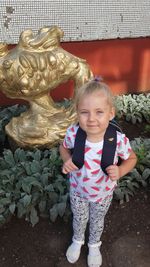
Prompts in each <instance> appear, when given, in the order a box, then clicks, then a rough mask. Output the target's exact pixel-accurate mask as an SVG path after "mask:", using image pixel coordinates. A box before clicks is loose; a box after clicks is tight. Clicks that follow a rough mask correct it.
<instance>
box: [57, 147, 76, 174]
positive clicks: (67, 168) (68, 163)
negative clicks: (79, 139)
mask: <svg viewBox="0 0 150 267" xmlns="http://www.w3.org/2000/svg"><path fill="white" fill-rule="evenodd" d="M59 152H60V156H61V158H62V160H63V162H64V164H63V167H62V172H63V173H64V174H67V173H69V172H71V171H74V170H78V167H77V166H76V165H75V164H74V163H73V162H72V156H71V153H70V150H69V149H67V148H65V147H64V146H63V144H61V145H60V146H59Z"/></svg>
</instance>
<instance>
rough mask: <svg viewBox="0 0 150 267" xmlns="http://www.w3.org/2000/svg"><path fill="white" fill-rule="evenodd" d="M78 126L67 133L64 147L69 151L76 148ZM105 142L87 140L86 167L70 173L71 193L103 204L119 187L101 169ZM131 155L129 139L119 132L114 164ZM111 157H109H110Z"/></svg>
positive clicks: (69, 129)
mask: <svg viewBox="0 0 150 267" xmlns="http://www.w3.org/2000/svg"><path fill="white" fill-rule="evenodd" d="M78 128H79V126H78V125H71V126H70V127H69V128H68V129H67V132H66V136H65V139H64V142H63V146H64V147H65V148H68V149H72V148H73V147H74V142H75V137H76V132H77V130H78ZM102 149H103V140H102V141H100V142H98V143H92V142H89V141H88V140H86V143H85V151H84V165H83V167H82V168H81V169H79V170H76V171H73V172H70V173H69V179H70V192H71V193H73V192H76V193H77V194H78V195H79V196H81V197H83V198H85V199H87V200H89V201H91V202H101V201H104V200H105V199H106V198H112V194H113V191H114V189H115V187H116V185H117V182H116V181H112V180H111V179H110V178H109V177H108V176H107V175H106V174H105V173H104V172H103V170H102V169H101V166H100V163H101V157H102ZM130 153H131V146H130V143H129V139H128V138H127V137H126V136H125V134H122V133H120V132H118V131H117V148H116V152H115V157H114V164H117V162H118V157H120V158H122V159H124V160H126V159H127V158H128V157H129V155H130ZM108 156H109V155H108Z"/></svg>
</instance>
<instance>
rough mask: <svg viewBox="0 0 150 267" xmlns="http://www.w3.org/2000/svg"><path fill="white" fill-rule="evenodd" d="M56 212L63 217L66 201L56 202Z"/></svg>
mask: <svg viewBox="0 0 150 267" xmlns="http://www.w3.org/2000/svg"><path fill="white" fill-rule="evenodd" d="M57 209H58V214H59V216H60V217H63V215H64V213H65V210H66V203H65V202H63V203H58V204H57Z"/></svg>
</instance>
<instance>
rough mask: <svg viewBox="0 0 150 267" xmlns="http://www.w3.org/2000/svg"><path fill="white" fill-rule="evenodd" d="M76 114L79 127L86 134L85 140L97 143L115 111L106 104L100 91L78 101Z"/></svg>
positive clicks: (105, 98) (104, 97)
mask: <svg viewBox="0 0 150 267" xmlns="http://www.w3.org/2000/svg"><path fill="white" fill-rule="evenodd" d="M77 114H78V121H79V125H80V127H81V128H82V129H83V130H84V131H85V132H86V133H87V139H88V140H89V141H91V142H98V141H100V140H102V139H103V136H104V134H105V131H106V128H107V127H108V124H109V121H110V120H112V119H113V117H114V115H115V110H114V108H113V107H112V106H111V105H110V103H109V102H108V98H107V96H106V94H105V93H104V92H103V91H101V92H94V93H91V94H87V95H84V96H83V97H82V98H81V100H80V101H79V104H78V108H77Z"/></svg>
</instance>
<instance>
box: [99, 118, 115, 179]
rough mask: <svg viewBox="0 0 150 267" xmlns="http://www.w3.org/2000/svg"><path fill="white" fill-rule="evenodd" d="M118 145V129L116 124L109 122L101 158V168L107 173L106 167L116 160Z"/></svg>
mask: <svg viewBox="0 0 150 267" xmlns="http://www.w3.org/2000/svg"><path fill="white" fill-rule="evenodd" d="M116 146H117V129H116V127H115V125H113V124H111V123H110V124H109V126H108V127H107V130H106V132H105V135H104V144H103V151H102V159H101V168H102V170H103V172H104V173H106V174H107V172H106V168H107V167H108V166H109V165H112V164H113V162H114V156H115V151H116Z"/></svg>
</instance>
